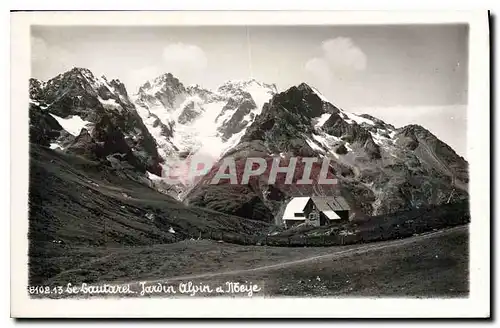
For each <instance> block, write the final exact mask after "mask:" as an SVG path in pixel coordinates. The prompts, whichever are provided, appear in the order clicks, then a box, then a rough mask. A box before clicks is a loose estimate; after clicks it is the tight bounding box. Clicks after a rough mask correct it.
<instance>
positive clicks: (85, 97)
mask: <svg viewBox="0 0 500 328" xmlns="http://www.w3.org/2000/svg"><path fill="white" fill-rule="evenodd" d="M29 113H30V140H31V142H34V143H38V144H41V145H44V146H49V147H50V148H53V149H55V148H58V149H62V150H64V151H67V152H69V153H74V154H78V155H83V156H86V157H88V158H90V159H94V160H103V161H105V162H107V163H110V164H111V165H114V166H118V167H129V168H132V169H134V170H137V171H139V172H142V173H144V172H146V171H149V172H151V173H155V174H158V175H160V174H161V166H160V163H161V162H162V161H163V160H162V158H161V157H160V156H159V154H158V151H157V147H156V142H155V139H154V138H153V137H152V136H151V134H150V133H149V131H148V129H147V127H146V126H145V125H144V123H143V121H142V119H141V117H140V116H139V114H138V113H137V111H136V110H135V106H134V104H133V103H132V102H131V101H130V98H129V96H128V94H127V90H126V88H125V86H124V85H123V83H121V82H120V81H119V80H111V81H108V80H107V79H106V78H105V77H95V76H94V75H93V74H92V72H91V71H90V70H88V69H84V68H73V69H72V70H70V71H68V72H65V73H63V74H59V75H58V76H56V77H54V78H52V79H50V80H49V81H47V82H42V81H39V80H36V79H30V108H29Z"/></svg>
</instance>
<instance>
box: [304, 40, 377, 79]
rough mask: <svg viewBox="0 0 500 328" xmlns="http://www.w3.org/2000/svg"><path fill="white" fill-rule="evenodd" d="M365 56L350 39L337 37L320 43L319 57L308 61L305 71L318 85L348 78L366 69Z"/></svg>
mask: <svg viewBox="0 0 500 328" xmlns="http://www.w3.org/2000/svg"><path fill="white" fill-rule="evenodd" d="M366 65H367V58H366V54H365V53H364V52H363V50H361V48H359V47H358V46H357V45H356V44H355V43H354V42H353V41H352V40H351V39H350V38H345V37H338V38H333V39H328V40H325V41H323V42H322V43H321V55H320V56H319V57H314V58H311V59H309V60H308V61H307V62H306V63H305V69H306V71H307V72H309V73H310V74H311V75H313V77H315V78H316V79H317V80H318V81H317V82H319V83H320V84H323V85H325V84H326V85H329V84H330V83H331V81H332V79H342V78H344V77H349V76H350V75H352V74H354V73H355V72H359V71H363V70H365V69H366Z"/></svg>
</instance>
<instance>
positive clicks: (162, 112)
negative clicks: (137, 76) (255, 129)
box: [133, 73, 276, 192]
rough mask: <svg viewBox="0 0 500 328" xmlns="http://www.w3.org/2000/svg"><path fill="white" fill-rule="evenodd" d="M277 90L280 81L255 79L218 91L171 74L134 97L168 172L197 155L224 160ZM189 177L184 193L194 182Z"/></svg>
mask: <svg viewBox="0 0 500 328" xmlns="http://www.w3.org/2000/svg"><path fill="white" fill-rule="evenodd" d="M275 93H276V86H274V85H270V84H265V83H262V82H259V81H256V80H254V79H252V80H248V81H228V82H226V83H225V84H223V85H221V86H220V87H219V88H217V90H215V91H212V90H208V89H205V88H202V87H200V86H199V85H193V86H185V85H184V84H182V83H181V82H180V81H179V80H178V79H177V78H176V77H174V76H173V75H172V74H170V73H167V74H164V75H161V76H159V77H157V78H155V79H154V80H151V81H147V82H146V83H145V84H143V85H142V86H141V87H140V88H139V90H138V93H137V94H136V95H134V96H133V99H134V103H135V105H136V108H137V111H138V113H139V115H140V116H141V118H142V119H143V121H144V123H145V124H146V126H147V127H148V129H149V131H150V132H151V134H152V135H153V137H154V138H155V140H156V143H157V145H158V152H159V154H160V156H161V157H162V158H164V159H165V164H164V165H163V166H164V171H167V170H168V171H169V172H170V171H171V170H174V169H175V168H174V166H175V165H176V164H178V163H179V162H182V161H186V160H189V159H190V158H192V157H193V156H202V157H204V158H205V159H208V160H210V161H212V162H215V161H216V160H218V159H219V157H220V156H221V155H222V154H223V153H224V152H226V151H227V150H229V149H231V148H232V147H233V146H234V145H236V144H237V143H238V142H239V141H240V138H241V136H242V135H243V134H244V133H245V131H246V129H247V128H248V126H250V124H251V123H252V122H253V121H254V120H255V118H256V117H257V116H258V115H259V114H260V113H261V111H262V107H263V105H264V103H265V102H266V101H268V100H269V99H270V98H271V97H272V96H273V95H274V94H275ZM183 178H184V179H183V180H182V179H181V185H180V186H178V188H177V190H178V191H179V192H182V191H183V190H185V189H186V188H189V186H190V185H191V184H192V183H193V181H192V180H190V179H189V178H188V177H186V176H183ZM156 180H158V179H156Z"/></svg>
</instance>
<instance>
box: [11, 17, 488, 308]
mask: <svg viewBox="0 0 500 328" xmlns="http://www.w3.org/2000/svg"><path fill="white" fill-rule="evenodd" d="M71 14H72V15H73V16H71V15H70V13H64V12H63V13H52V14H50V13H41V12H39V13H37V12H32V13H24V15H25V16H26V15H29V16H28V17H31V18H33V17H35V19H34V21H35V22H34V23H29V24H28V23H24V25H23V26H24V27H23V28H24V30H23V31H24V34H23V35H26V38H27V40H26V42H25V43H26V46H28V47H29V48H28V52H27V53H23V55H20V56H21V57H22V58H21V57H20V58H19V60H25V62H26V63H25V65H26V66H25V67H24V68H23V72H26V74H27V75H26V76H25V75H24V73H23V74H19V75H18V76H15V75H16V73H15V71H13V73H12V74H13V79H14V80H15V81H16V83H18V84H17V85H18V87H16V90H18V91H19V92H20V93H19V95H21V96H20V97H18V100H17V101H18V103H19V104H20V106H16V107H15V108H14V103H13V105H12V106H13V107H12V109H11V110H12V112H14V111H16V112H22V113H24V114H19V115H22V116H21V119H26V121H22V122H20V124H22V126H25V127H26V128H21V127H20V128H19V129H20V130H21V131H17V132H14V131H13V133H18V134H19V135H21V134H22V135H25V137H24V138H23V139H22V140H25V141H26V142H25V143H24V142H23V146H22V148H18V149H19V150H18V151H19V152H21V150H22V151H24V150H25V155H24V156H25V160H26V163H25V164H20V166H19V168H18V169H19V171H18V172H21V171H20V170H21V167H24V168H26V171H25V172H24V175H25V179H26V180H27V185H26V189H19V190H25V192H26V195H24V196H23V198H22V199H23V200H25V201H26V204H25V206H24V207H21V208H20V210H19V211H21V210H22V209H23V208H25V209H26V211H25V212H26V213H24V215H25V219H23V217H16V218H14V217H13V218H12V220H16V221H22V220H24V221H23V222H24V223H16V225H17V224H23V227H22V229H21V228H19V229H18V230H16V234H15V235H12V239H14V238H15V239H19V241H18V242H19V243H21V244H22V245H25V246H26V247H25V250H26V252H25V253H26V254H23V257H22V259H24V257H25V259H26V261H25V262H26V263H25V266H26V268H25V270H26V277H23V276H19V278H17V279H19V284H24V289H22V290H15V291H14V290H13V293H14V292H15V293H17V294H23V295H21V296H19V297H22V298H23V299H28V300H29V301H39V302H43V301H44V300H45V301H54V302H58V303H59V304H65V302H77V303H78V302H94V301H97V302H113V301H116V300H124V301H127V302H130V303H128V304H134V303H132V302H142V301H145V300H148V301H157V302H162V301H165V302H181V301H186V300H189V301H194V300H196V302H198V303H196V304H198V306H199V307H203V304H204V302H207V301H209V299H210V300H212V299H215V300H218V299H220V300H228V301H230V302H231V301H236V302H238V301H239V300H244V301H245V302H250V303H245V304H252V303H251V302H258V301H259V300H261V301H264V302H265V301H266V300H273V301H276V302H280V300H282V301H283V302H286V301H287V300H288V301H289V300H291V299H293V300H295V299H297V300H304V299H307V300H312V301H317V302H318V303H311V304H315V306H318V307H319V306H322V307H327V306H330V305H326V304H328V303H326V304H325V305H322V303H320V300H330V299H331V300H334V301H335V302H357V301H360V300H372V301H384V300H391V301H392V302H394V303H397V302H404V301H406V300H410V301H411V300H414V301H417V300H418V301H420V302H426V301H429V302H432V301H436V300H443V301H446V300H448V301H464V302H466V301H468V300H471V297H472V296H473V294H474V290H473V287H472V283H471V281H472V275H473V274H474V273H473V271H474V270H476V269H477V268H479V266H480V265H481V264H482V262H481V263H480V264H477V263H476V264H477V267H473V266H471V265H472V264H471V263H472V262H471V257H472V256H473V255H472V252H473V249H472V248H471V238H474V237H475V238H479V239H481V238H488V236H489V196H488V193H487V192H488V191H487V190H483V191H484V192H485V194H484V195H486V198H485V197H484V196H481V187H479V192H478V189H477V186H478V185H479V186H481V184H482V183H483V182H481V181H482V180H481V179H482V177H483V175H481V174H478V175H474V173H472V172H473V170H474V167H473V166H474V164H473V163H474V162H475V163H477V162H480V161H481V159H482V158H483V159H485V160H486V161H488V162H489V159H488V158H489V157H488V156H489V154H488V153H481V151H483V152H488V151H489V146H488V145H489V140H487V139H486V142H488V144H484V139H481V138H483V136H484V133H481V132H478V133H477V139H475V138H474V133H475V132H474V131H477V130H479V131H480V130H481V129H482V127H481V125H480V124H478V122H486V123H487V124H488V125H489V107H488V106H489V105H488V102H487V98H488V97H487V96H485V98H486V102H484V100H483V103H481V104H486V107H484V108H481V107H478V106H477V105H478V103H472V102H471V99H472V92H476V91H478V90H477V89H478V88H477V87H472V89H471V85H472V86H474V83H475V82H473V81H472V80H471V79H473V78H474V76H477V75H474V76H473V75H471V71H474V72H475V73H480V72H482V70H481V69H479V68H478V69H477V70H476V69H473V67H477V66H474V65H478V64H477V63H478V62H481V63H480V64H486V65H487V62H488V53H487V50H488V48H487V44H486V45H484V44H480V45H479V46H478V47H477V49H480V50H481V49H482V50H485V51H486V52H485V53H481V54H480V55H479V56H477V55H475V56H473V55H471V52H470V49H471V48H472V46H471V44H472V42H475V39H474V37H473V36H474V35H477V33H478V32H477V30H474V31H476V34H474V33H472V32H473V31H471V29H473V27H471V26H472V24H471V23H470V22H468V21H467V20H462V21H461V19H456V20H453V19H451V20H449V21H446V19H445V22H444V23H439V22H430V23H422V22H421V23H412V22H411V21H410V20H409V21H408V22H404V21H402V20H401V21H399V22H398V23H387V24H383V23H380V24H369V23H367V24H363V22H362V20H360V19H359V18H358V19H353V20H352V23H349V20H348V19H344V20H342V22H341V23H339V24H336V23H335V20H333V19H332V20H331V21H330V22H329V23H323V24H320V23H318V24H314V23H312V22H313V21H314V20H309V21H308V20H306V22H305V23H304V24H293V23H292V22H290V20H286V19H283V20H282V23H276V24H274V23H272V22H271V20H269V19H267V20H266V19H262V20H259V19H258V17H257V15H254V16H252V15H251V14H248V19H247V20H242V21H240V22H237V23H236V24H235V23H228V24H224V23H223V22H218V21H217V20H216V19H215V18H213V19H209V16H210V15H208V14H207V15H206V16H205V17H208V18H207V19H208V20H207V22H208V23H207V24H203V21H202V20H200V21H199V22H198V23H195V24H193V23H191V24H189V23H187V24H180V23H178V24H175V22H174V23H168V24H159V23H157V22H158V21H161V17H162V14H164V15H165V17H167V16H166V15H170V16H168V17H172V16H173V15H175V13H166V12H165V13H162V12H158V13H156V16H155V17H156V18H157V19H156V20H155V19H153V20H151V21H150V23H148V20H147V19H144V20H139V22H141V23H137V21H136V22H135V23H132V22H130V23H129V24H127V23H126V21H127V19H126V18H125V17H132V16H130V15H132V14H136V15H138V16H137V17H140V16H139V15H141V13H138V12H136V13H133V12H129V13H127V15H128V16H124V19H122V20H120V22H119V23H117V24H99V23H98V21H100V19H99V18H97V17H100V18H102V17H106V15H109V17H110V18H111V17H112V16H111V15H112V13H110V12H109V13H104V12H102V13H100V15H101V16H97V14H98V13H95V18H96V23H95V24H90V23H88V22H89V19H86V20H84V21H82V23H81V24H78V20H76V19H77V18H78V17H80V16H78V15H79V13H77V12H72V13H71ZM80 14H81V15H82V17H87V18H89V17H93V16H92V15H93V13H86V16H85V15H84V13H80ZM118 14H119V12H115V13H114V15H116V17H118V18H119V17H120V16H119V15H118ZM124 14H125V13H124ZM143 14H144V13H143ZM16 15H18V16H19V18H22V17H21V16H23V13H13V14H12V16H14V18H15V16H16ZM44 15H45V16H46V17H45V20H44V22H45V23H37V22H36V18H37V17H44ZM64 15H66V16H65V18H64V19H62V18H61V21H60V22H58V21H57V18H58V17H59V16H60V17H63V16H64ZM192 15H194V14H192ZM336 15H337V16H339V15H342V14H341V13H336ZM354 16H355V15H354ZM422 16H425V15H424V14H422ZM113 17H115V16H113ZM116 17H115V18H116ZM184 17H190V16H189V13H184ZM201 17H203V15H202V16H201ZM265 17H269V16H265ZM265 17H264V18H265ZM322 17H326V16H322ZM345 17H348V15H347V13H346V16H345ZM363 17H364V16H363ZM401 17H402V16H401ZM432 17H438V16H432ZM443 17H447V16H446V13H443ZM460 17H462V16H460ZM464 17H468V16H467V15H465V16H464ZM470 17H474V18H477V17H480V18H482V20H479V21H481V22H483V21H484V23H485V24H486V27H487V19H488V17H487V13H486V12H484V13H483V15H477V13H476V15H475V16H474V15H472V14H471V15H470ZM25 18H26V17H25ZM278 18H279V17H278ZM193 21H194V19H193ZM278 21H280V20H279V19H278ZM142 22H143V23H142ZM266 22H267V23H266ZM13 31H14V30H13ZM484 32H485V33H487V32H488V31H487V30H485V31H484ZM13 33H14V32H13ZM20 35H21V34H20ZM485 40H486V42H487V41H488V37H487V35H486V39H485ZM20 70H21V69H20ZM21 77H22V79H21ZM480 77H481V78H484V76H480ZM486 78H487V76H486ZM483 82H486V85H488V84H487V81H482V82H481V83H483ZM481 85H484V83H483V84H481ZM487 91H488V90H485V91H484V92H486V93H483V94H485V95H487ZM481 104H479V105H481ZM475 115H477V117H478V118H475V119H471V116H475ZM483 118H485V119H483ZM20 126H21V125H20ZM12 129H13V130H17V129H16V127H15V126H12ZM485 131H487V130H485ZM483 132H484V131H483ZM486 133H488V132H486ZM486 137H488V135H487V134H486ZM14 138H15V137H13V139H14ZM16 142H19V143H21V140H20V139H18V140H16ZM476 143H477V145H476ZM483 144H484V146H482V145H483ZM478 147H481V148H478ZM16 151H17V150H16V149H15V148H13V149H12V152H13V154H14V152H16ZM13 156H14V155H13ZM481 156H484V157H481ZM19 163H20V162H19ZM476 165H477V164H476ZM13 169H14V168H13ZM475 170H479V171H481V167H477V166H476V167H475ZM484 173H488V172H484ZM474 179H476V180H474ZM474 183H475V185H476V187H475V188H472V187H471V186H472V184H474ZM488 183H489V182H488ZM484 186H485V188H486V189H489V188H487V187H486V185H484ZM19 188H21V187H19ZM20 193H22V192H21V191H20ZM20 197H21V196H20ZM479 198H480V199H479ZM472 199H474V200H475V201H477V202H479V203H478V205H474V204H473V203H472ZM485 204H486V205H485ZM479 207H481V208H480V209H479V212H476V213H475V212H474V211H473V209H474V208H479ZM472 230H474V232H472ZM481 232H482V233H483V236H481ZM20 240H23V241H24V240H25V242H22V241H20ZM21 244H20V245H21ZM479 246H480V245H479ZM479 246H478V247H479ZM18 251H19V252H20V253H22V252H23V250H22V249H20V248H18ZM476 255H477V252H476ZM488 258H489V257H488ZM488 258H485V259H484V261H488ZM19 261H20V262H21V259H19ZM482 268H484V267H482ZM483 270H484V269H483ZM476 271H480V272H482V274H484V273H485V272H483V271H481V270H479V269H478V270H476ZM21 280H22V281H21ZM481 295H482V294H481ZM483 301H485V302H486V300H483ZM77 303H71V304H73V305H72V307H78V305H75V304H77ZM26 304H28V303H26ZM47 304H50V303H47ZM68 304H69V303H68ZM86 304H88V303H86ZM137 304H140V303H137ZM159 304H171V303H159ZM346 304H355V303H346ZM461 304H462V303H461ZM463 304H465V303H463ZM246 306H249V305H246ZM20 307H21V306H20ZM330 307H331V308H330V312H328V311H326V310H327V309H323V310H322V311H323V312H322V313H330V316H331V317H335V316H336V315H338V314H336V311H335V308H334V307H333V306H330ZM160 308H161V306H160ZM247 310H248V312H239V313H246V314H247V315H251V313H252V311H251V308H248V309H247ZM406 310H407V311H409V310H408V309H406ZM452 310H453V309H450V310H449V311H448V312H446V313H450V311H452ZM240 311H241V309H240ZM297 311H300V310H297ZM395 311H396V310H395ZM18 312H19V313H21V312H22V311H18ZM35 312H36V313H38V315H41V316H43V314H40V311H38V312H37V311H35ZM124 312H125V311H124ZM26 313H29V311H27V312H26ZM68 313H69V312H68ZM87 313H88V315H91V314H92V312H91V311H89V312H87ZM114 313H116V312H114ZM127 314H128V313H123V316H127ZM297 314H298V312H297ZM460 314H461V313H456V315H457V316H460ZM157 315H159V316H162V312H161V311H160V312H157ZM395 315H396V314H395ZM415 315H420V314H415ZM165 316H168V314H166V312H165ZM361 316H362V315H361ZM422 316H426V314H425V313H422Z"/></svg>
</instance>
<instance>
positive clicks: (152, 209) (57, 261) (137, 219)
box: [29, 145, 268, 284]
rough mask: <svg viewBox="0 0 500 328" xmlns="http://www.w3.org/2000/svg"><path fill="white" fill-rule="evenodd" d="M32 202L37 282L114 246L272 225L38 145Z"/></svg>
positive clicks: (32, 254) (33, 166) (31, 234)
mask: <svg viewBox="0 0 500 328" xmlns="http://www.w3.org/2000/svg"><path fill="white" fill-rule="evenodd" d="M29 205H30V217H29V220H30V224H29V239H30V249H29V255H30V283H32V284H34V283H42V282H43V281H45V280H46V279H49V278H51V277H54V276H55V275H57V274H59V273H60V272H61V271H64V270H67V269H70V268H75V267H79V266H80V265H82V263H84V262H85V261H87V260H89V259H92V258H93V257H99V256H101V255H102V254H104V253H105V251H103V250H102V249H106V248H108V247H122V246H141V245H142V246H144V245H155V244H162V243H171V242H175V241H177V240H182V239H185V238H188V237H189V236H197V235H198V234H199V232H200V231H201V232H203V231H224V232H232V233H234V234H241V235H245V234H249V235H251V234H259V233H261V232H262V231H263V230H264V229H266V228H267V226H268V225H267V224H265V223H263V222H257V221H251V220H246V219H242V218H239V217H235V216H230V215H226V214H222V213H218V212H215V211H207V210H204V209H201V208H196V207H187V206H186V205H184V204H182V203H181V202H179V201H176V200H174V199H173V198H171V197H169V196H166V195H164V194H161V193H159V192H157V191H155V190H153V189H151V188H149V187H147V186H146V185H143V184H141V183H139V182H135V181H132V180H130V179H127V178H123V177H119V176H118V175H116V174H115V173H113V172H110V170H109V168H106V167H103V166H100V165H99V164H98V163H95V162H91V161H87V160H85V159H82V158H80V157H76V156H69V155H65V154H61V153H57V152H55V151H52V150H49V149H46V148H43V147H40V146H37V145H32V146H31V149H30V192H29ZM146 214H153V215H154V217H151V216H150V218H148V217H146ZM170 228H173V229H174V231H175V233H174V234H172V233H170V232H169V229H170ZM53 241H61V243H59V244H58V243H54V242H53Z"/></svg>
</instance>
